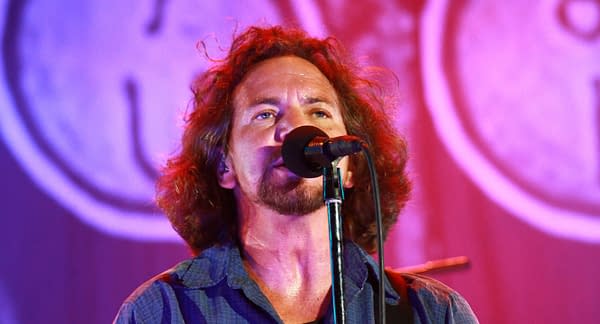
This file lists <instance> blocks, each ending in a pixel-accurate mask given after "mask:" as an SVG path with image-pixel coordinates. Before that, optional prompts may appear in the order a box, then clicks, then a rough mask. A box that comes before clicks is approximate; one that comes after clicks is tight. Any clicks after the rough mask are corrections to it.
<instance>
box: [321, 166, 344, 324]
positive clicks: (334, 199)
mask: <svg viewBox="0 0 600 324" xmlns="http://www.w3.org/2000/svg"><path fill="white" fill-rule="evenodd" d="M335 165H337V163H335V162H334V163H332V166H329V167H325V168H323V200H324V201H325V205H326V206H327V215H328V218H329V247H330V249H331V276H332V278H331V298H332V302H333V321H334V323H336V324H340V323H346V308H345V305H344V278H343V273H344V271H343V270H344V259H343V255H344V241H343V240H344V230H343V226H342V200H343V199H344V188H343V186H342V177H341V175H340V169H339V168H338V167H337V166H335ZM334 167H335V171H334Z"/></svg>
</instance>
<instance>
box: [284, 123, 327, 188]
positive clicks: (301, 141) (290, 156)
mask: <svg viewBox="0 0 600 324" xmlns="http://www.w3.org/2000/svg"><path fill="white" fill-rule="evenodd" d="M317 136H318V137H325V138H328V137H329V136H327V134H326V133H325V132H324V131H322V130H320V129H318V128H317V127H314V126H300V127H298V128H295V129H293V130H292V131H291V132H289V133H288V134H287V135H286V137H285V139H284V140H283V144H282V146H281V156H282V157H283V163H285V166H286V168H288V169H289V170H290V171H292V172H294V173H295V174H297V175H299V176H301V177H303V178H316V177H318V176H320V175H321V174H322V170H321V166H320V165H318V164H316V163H312V162H311V161H309V160H307V159H306V155H305V153H304V152H305V148H306V147H307V146H308V144H309V143H310V141H312V140H313V139H314V138H315V137H317Z"/></svg>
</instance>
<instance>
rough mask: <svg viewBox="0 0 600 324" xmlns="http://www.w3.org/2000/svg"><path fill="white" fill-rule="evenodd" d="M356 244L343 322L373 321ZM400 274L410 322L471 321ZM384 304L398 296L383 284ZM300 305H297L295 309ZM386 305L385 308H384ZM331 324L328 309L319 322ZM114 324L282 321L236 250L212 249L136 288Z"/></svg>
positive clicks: (368, 261) (370, 289)
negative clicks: (251, 276) (409, 308)
mask: <svg viewBox="0 0 600 324" xmlns="http://www.w3.org/2000/svg"><path fill="white" fill-rule="evenodd" d="M376 269H377V266H376V264H375V262H374V260H373V259H372V258H371V257H370V256H369V255H368V254H367V253H366V252H365V251H363V250H362V249H361V248H360V247H359V246H358V245H356V244H354V243H352V242H346V243H345V245H344V297H345V301H346V303H345V308H346V319H347V322H348V323H375V317H376V314H375V312H374V310H375V309H376V308H377V304H376V302H377V298H376V292H377V288H378V287H377V282H378V280H379V274H378V271H377V270H376ZM403 276H405V279H406V283H407V288H408V289H407V292H408V294H407V296H408V298H409V299H410V305H411V307H412V309H413V314H414V323H477V320H476V318H475V316H474V315H473V313H472V311H471V309H470V307H469V305H468V304H467V302H466V301H465V300H464V299H463V298H462V297H461V296H460V295H458V294H457V293H456V292H454V291H453V290H451V289H450V288H448V287H446V286H444V285H442V284H441V283H439V282H437V281H435V280H433V279H429V278H425V277H421V276H414V275H403ZM385 293H386V303H387V304H389V305H391V307H393V306H394V305H398V304H399V302H400V298H401V297H400V295H399V294H398V293H397V292H396V291H395V290H394V289H393V288H392V287H391V285H390V284H389V282H388V281H387V279H386V280H385ZM299 307H301V305H299ZM388 307H390V306H388ZM321 321H322V322H323V323H333V310H332V306H331V305H330V306H329V309H328V311H327V314H326V315H325V316H324V318H323V319H322V320H321ZM115 323H282V320H281V319H280V318H279V316H278V314H277V312H276V311H275V309H274V307H273V305H272V304H271V303H270V302H269V300H268V299H267V297H265V295H264V294H263V293H262V292H261V290H260V288H259V287H258V285H257V284H256V282H255V281H253V280H252V279H251V278H250V277H249V275H248V273H247V272H246V270H245V268H244V266H243V264H242V258H241V256H240V251H239V248H238V247H237V246H235V245H225V246H215V247H212V248H209V249H207V250H205V251H203V252H202V253H201V254H200V255H199V256H198V257H196V258H193V259H190V260H186V261H184V262H182V263H180V264H178V265H176V266H175V267H174V268H172V269H170V270H168V271H166V272H164V273H162V274H160V275H158V276H156V277H155V278H153V279H151V280H149V281H147V282H146V283H144V284H143V285H142V286H140V287H139V288H138V289H136V290H135V291H134V292H133V293H132V295H131V296H129V298H127V300H126V301H125V302H124V303H123V305H122V306H121V309H120V310H119V313H118V314H117V317H116V318H115Z"/></svg>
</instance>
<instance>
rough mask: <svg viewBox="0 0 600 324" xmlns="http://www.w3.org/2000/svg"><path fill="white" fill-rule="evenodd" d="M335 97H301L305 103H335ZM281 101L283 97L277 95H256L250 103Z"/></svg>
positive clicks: (276, 102) (274, 102) (273, 103)
mask: <svg viewBox="0 0 600 324" xmlns="http://www.w3.org/2000/svg"><path fill="white" fill-rule="evenodd" d="M331 99H333V98H329V99H328V98H326V97H323V96H315V97H313V96H306V97H303V98H302V99H301V103H303V104H313V103H318V102H323V103H326V104H329V105H333V100H331ZM280 103H281V99H280V98H277V97H256V98H254V100H252V102H251V103H250V104H251V105H252V106H256V105H261V104H268V105H274V106H277V105H279V104H280Z"/></svg>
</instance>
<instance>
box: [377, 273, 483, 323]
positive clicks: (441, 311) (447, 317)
mask: <svg viewBox="0 0 600 324" xmlns="http://www.w3.org/2000/svg"><path fill="white" fill-rule="evenodd" d="M386 274H387V276H388V279H389V280H390V281H391V282H392V283H393V286H394V288H395V289H397V290H400V289H404V290H405V294H406V295H407V296H408V298H409V301H410V304H411V306H412V308H413V310H414V312H415V314H414V315H415V317H418V318H419V319H420V320H421V322H433V323H478V321H477V317H476V316H475V314H474V313H473V310H472V309H471V306H469V303H468V302H467V301H466V300H465V299H464V298H463V297H462V296H461V295H460V294H459V293H458V292H457V291H455V290H454V289H452V288H450V287H448V286H446V285H445V284H443V283H441V282H440V281H437V280H435V279H433V278H429V277H426V276H422V275H417V274H411V273H400V272H393V271H387V272H386ZM402 285H404V287H402ZM399 286H400V287H399ZM403 295H404V294H403Z"/></svg>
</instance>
